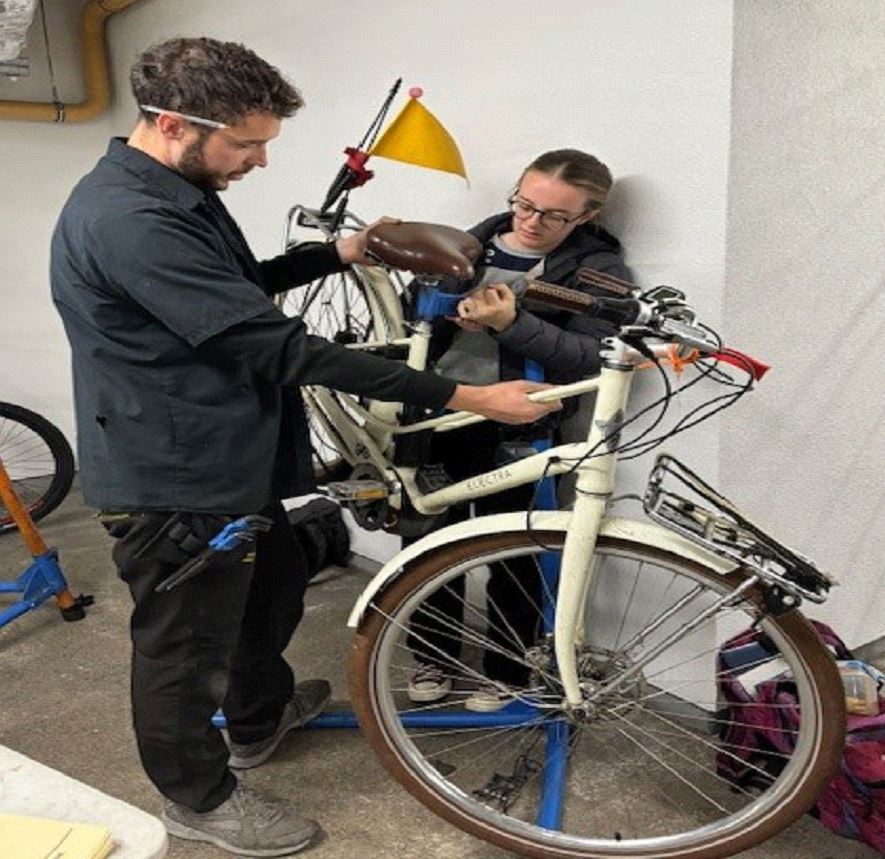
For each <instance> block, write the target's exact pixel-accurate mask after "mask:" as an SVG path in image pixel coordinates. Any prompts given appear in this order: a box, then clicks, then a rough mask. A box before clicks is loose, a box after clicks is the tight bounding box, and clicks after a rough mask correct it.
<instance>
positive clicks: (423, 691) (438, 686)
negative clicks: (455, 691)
mask: <svg viewBox="0 0 885 859" xmlns="http://www.w3.org/2000/svg"><path fill="white" fill-rule="evenodd" d="M451 691H452V679H451V677H446V675H445V674H444V673H443V670H442V668H439V667H438V666H436V665H421V666H419V667H418V669H417V670H416V671H415V673H414V674H412V676H411V678H410V679H409V688H408V690H407V691H406V694H407V695H408V696H409V700H410V701H414V702H415V703H425V704H426V703H429V702H432V701H441V700H442V699H443V698H445V697H446V695H448V694H449V692H451Z"/></svg>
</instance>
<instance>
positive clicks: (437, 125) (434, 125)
mask: <svg viewBox="0 0 885 859" xmlns="http://www.w3.org/2000/svg"><path fill="white" fill-rule="evenodd" d="M369 154H370V155H377V156H378V157H380V158H390V159H392V160H393V161H405V162H406V163H407V164H416V165H417V166H419V167H429V168H431V169H432V170H444V171H445V172H446V173H457V174H458V175H459V176H463V177H464V178H465V179H466V178H467V171H466V170H465V168H464V161H463V159H462V158H461V153H460V151H459V150H458V145H457V144H456V143H455V141H454V140H453V139H452V135H451V134H449V132H448V131H446V130H445V128H443V126H442V123H441V122H440V121H439V120H438V119H437V118H436V117H435V116H434V115H433V114H432V113H431V112H430V111H429V110H428V109H427V108H426V107H424V105H423V104H421V103H420V102H419V101H418V98H417V96H412V98H410V99H409V101H408V103H407V104H406V106H405V107H404V108H403V109H402V110H401V111H400V113H399V116H397V117H396V119H394V120H393V122H391V123H390V125H388V126H387V128H386V129H385V130H384V133H383V134H382V135H381V137H380V138H379V139H378V142H377V143H376V144H375V145H374V146H373V147H372V149H371V150H370V153H369Z"/></svg>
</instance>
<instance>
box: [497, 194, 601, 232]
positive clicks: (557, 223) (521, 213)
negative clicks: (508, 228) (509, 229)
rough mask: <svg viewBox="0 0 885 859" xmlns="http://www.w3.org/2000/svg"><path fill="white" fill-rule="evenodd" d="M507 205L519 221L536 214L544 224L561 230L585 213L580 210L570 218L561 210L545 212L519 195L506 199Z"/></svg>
mask: <svg viewBox="0 0 885 859" xmlns="http://www.w3.org/2000/svg"><path fill="white" fill-rule="evenodd" d="M507 205H508V206H510V211H511V212H513V214H514V215H515V216H516V217H517V218H519V220H521V221H525V220H528V219H529V218H531V217H532V215H537V216H538V220H539V221H540V222H541V223H542V224H543V225H544V226H545V227H550V229H553V230H561V229H562V228H563V227H566V226H568V225H569V224H571V223H572V222H574V221H577V220H578V218H583V217H584V215H586V214H587V213H586V212H581V214H580V215H575V216H574V217H573V218H570V217H569V216H568V215H563V214H562V213H561V212H547V211H545V210H544V209H539V208H538V207H537V206H533V205H532V204H531V203H529V202H528V201H527V200H523V199H521V198H520V197H511V198H510V199H509V200H508V201H507Z"/></svg>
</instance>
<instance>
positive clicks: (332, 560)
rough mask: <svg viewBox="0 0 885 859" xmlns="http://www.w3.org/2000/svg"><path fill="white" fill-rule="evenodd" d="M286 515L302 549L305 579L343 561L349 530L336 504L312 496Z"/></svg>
mask: <svg viewBox="0 0 885 859" xmlns="http://www.w3.org/2000/svg"><path fill="white" fill-rule="evenodd" d="M286 515H287V517H288V519H289V524H290V525H291V526H292V531H293V533H294V534H295V539H297V540H298V542H299V543H300V544H301V547H302V549H303V550H304V555H305V558H306V559H307V577H308V579H312V578H313V577H314V576H315V575H316V574H317V573H319V572H320V571H321V570H324V569H325V568H326V567H328V566H330V565H331V564H336V565H338V566H346V565H347V562H348V560H349V559H350V534H349V533H348V531H347V525H345V524H344V517H343V515H342V513H341V507H340V506H339V505H338V504H336V503H335V502H334V501H331V500H330V499H328V498H314V499H313V500H312V501H308V502H307V504H305V505H303V506H301V507H296V508H295V509H294V510H289V511H288V513H287V514H286Z"/></svg>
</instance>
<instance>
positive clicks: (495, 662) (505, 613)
mask: <svg viewBox="0 0 885 859" xmlns="http://www.w3.org/2000/svg"><path fill="white" fill-rule="evenodd" d="M534 536H535V537H537V538H538V539H539V540H540V542H541V543H542V544H543V546H545V547H546V549H547V550H548V551H545V549H541V548H539V546H538V545H537V544H536V543H535V542H533V540H532V539H531V537H530V536H529V535H528V534H526V533H515V534H499V535H493V536H484V537H476V538H472V539H468V540H465V541H463V542H460V543H458V544H454V545H452V546H449V547H445V548H444V549H441V550H439V551H438V552H436V553H434V554H430V555H428V556H426V557H425V558H424V559H423V560H421V561H420V562H418V563H416V564H415V565H414V566H413V567H412V568H410V569H407V570H406V572H405V573H404V574H403V575H402V576H401V577H400V578H398V579H397V580H396V581H395V582H393V583H392V584H391V585H390V586H388V587H387V588H386V589H385V590H384V591H383V592H382V593H381V594H380V595H379V596H378V597H377V598H376V600H375V601H374V602H373V603H372V605H371V606H370V607H369V609H368V610H367V614H366V617H365V618H364V620H363V622H362V623H361V625H360V628H359V630H358V632H357V637H356V640H355V644H354V649H353V652H352V657H351V685H352V697H353V701H354V705H355V708H356V710H357V714H358V716H359V720H360V724H361V726H362V728H363V730H364V732H365V734H366V735H367V737H368V739H369V741H370V743H371V744H372V746H373V748H374V749H375V751H376V752H377V753H378V754H379V756H380V757H381V759H382V761H383V762H384V764H385V766H386V767H387V768H388V769H389V770H390V771H391V773H393V775H394V776H395V777H396V778H397V779H398V780H399V781H400V782H401V783H402V784H403V785H404V786H405V787H406V788H407V789H408V790H409V791H410V792H411V793H412V794H414V795H415V796H416V797H417V798H418V799H419V800H420V801H421V802H423V803H424V804H425V805H427V806H428V807H429V808H431V809H432V810H434V811H435V812H437V813H438V814H440V815H441V816H443V817H444V818H446V819H447V820H449V821H450V822H451V823H453V824H455V825H456V826H458V827H460V828H462V829H464V830H466V831H468V832H470V833H472V834H474V835H476V836H478V837H479V838H482V839H485V840H487V841H490V842H492V843H494V844H497V845H498V846H501V847H504V848H506V849H508V850H512V851H515V852H517V853H520V854H523V855H526V856H535V857H546V859H550V857H561V859H566V857H568V859H576V857H677V856H678V857H696V859H697V857H714V856H727V855H731V854H732V853H735V852H737V851H739V850H744V849H747V848H749V847H751V846H752V845H754V844H756V843H759V842H760V841H763V840H764V839H766V838H768V837H770V836H771V835H773V834H774V833H775V832H777V831H779V830H781V829H783V828H784V827H785V826H787V825H788V824H789V823H791V822H792V821H793V820H795V819H796V818H797V817H799V816H800V815H801V814H802V813H803V812H804V811H806V810H807V809H808V808H809V807H810V806H811V805H812V804H813V802H814V800H815V798H816V796H817V794H818V792H819V791H820V789H821V788H822V787H823V786H824V784H825V783H826V781H827V779H828V778H829V777H830V775H831V773H832V771H833V769H834V768H835V766H836V765H837V763H838V760H839V757H840V755H841V748H842V736H843V729H844V704H843V690H842V685H841V681H840V680H839V677H838V673H837V672H836V669H835V667H834V663H833V660H832V657H831V656H830V654H829V653H828V651H827V650H826V648H825V647H824V646H823V644H822V643H821V641H820V639H819V637H818V636H817V634H816V632H815V631H814V629H813V627H811V625H810V624H809V623H808V621H807V620H805V619H804V618H803V617H802V615H801V614H800V613H798V612H796V611H792V612H789V613H787V614H784V615H782V616H780V617H778V618H774V617H772V616H770V615H766V614H765V613H764V612H762V611H761V610H760V607H759V602H758V601H759V599H760V592H759V590H758V588H756V587H755V586H753V587H749V588H746V589H745V590H744V589H741V586H742V585H744V584H745V583H746V581H747V576H746V575H745V574H744V573H743V572H741V571H735V572H733V573H731V574H728V575H723V574H720V573H718V572H716V571H714V570H713V569H711V568H707V567H705V566H703V565H701V564H698V563H695V562H693V561H689V560H687V559H685V558H682V557H679V556H676V555H672V554H668V553H665V552H663V551H661V550H659V549H656V548H653V547H649V546H645V545H641V544H635V543H629V542H625V541H621V540H617V539H605V538H603V539H601V540H600V543H599V546H598V551H597V553H596V556H595V558H594V561H593V563H594V571H593V572H594V575H593V579H592V586H591V587H590V588H589V589H588V593H587V595H586V600H585V602H586V604H585V607H584V608H585V611H584V615H583V617H584V623H583V627H584V628H583V630H582V634H581V636H579V637H580V638H581V639H582V640H580V641H578V642H576V647H577V649H578V651H577V658H578V665H579V675H580V682H581V686H582V690H583V691H584V692H585V693H586V694H587V697H588V700H590V701H592V702H593V703H592V704H590V705H588V706H586V707H584V708H583V709H582V710H581V711H574V710H571V709H570V708H568V707H567V706H564V704H563V698H562V686H561V683H560V681H559V679H558V676H557V671H556V665H555V654H554V653H553V646H552V635H547V634H545V633H544V628H545V625H544V619H543V618H544V615H545V612H546V613H549V604H550V603H552V601H553V593H555V585H554V584H551V583H549V581H547V582H545V579H544V575H545V574H544V573H543V568H544V566H545V565H546V564H549V563H550V561H551V560H552V561H554V562H556V561H557V560H558V556H559V552H560V549H561V546H562V540H563V535H562V534H561V533H554V532H550V533H539V534H535V535H534ZM546 575H548V576H549V573H548V574H546ZM495 582H497V584H495ZM502 582H503V587H504V590H503V591H502V590H501V588H502ZM539 582H541V583H542V584H541V585H540V586H539V584H538V583H539ZM505 592H507V593H509V597H508V601H507V603H506V604H505V603H503V602H501V597H500V596H498V595H500V594H502V593H505ZM520 594H521V595H522V596H520ZM539 595H540V596H539ZM520 602H522V603H523V605H522V606H521V607H520V606H519V605H518V604H519V603H520ZM531 612H534V614H535V616H536V618H537V622H536V624H535V625H534V630H535V631H534V632H533V633H532V634H531V635H527V634H526V628H527V627H526V624H525V615H526V613H531ZM520 618H521V619H520ZM753 623H758V624H759V625H760V627H761V630H762V631H763V632H764V633H765V635H766V636H767V640H770V642H771V645H770V648H769V649H770V651H771V653H770V657H767V658H766V660H765V662H764V663H763V662H762V661H761V660H760V662H759V664H757V665H755V666H754V669H753V670H754V672H756V675H757V676H758V675H759V674H760V672H762V673H765V672H766V671H767V672H768V673H769V674H777V673H780V672H782V671H789V673H790V675H791V676H792V679H793V681H794V683H795V688H796V698H797V700H798V706H799V710H800V713H801V720H799V725H798V727H797V728H796V729H795V731H793V732H791V737H792V739H793V740H794V743H793V744H792V751H789V750H787V751H780V752H778V751H776V750H775V751H773V752H772V753H771V755H770V756H769V757H767V758H766V761H765V763H764V765H763V764H760V763H756V764H754V766H755V768H756V769H757V770H758V772H757V773H755V775H756V776H757V777H756V778H754V779H753V780H752V781H753V786H752V788H750V787H742V786H740V785H738V784H735V783H734V781H733V780H729V778H728V777H727V776H726V775H725V774H724V773H723V768H722V767H721V764H722V761H723V758H722V756H723V755H725V756H726V758H727V757H728V756H729V755H732V756H734V755H739V754H740V752H741V750H740V749H737V750H736V749H734V747H733V746H726V745H724V744H723V743H722V742H721V741H720V739H719V738H720V737H723V736H725V734H726V731H728V730H730V729H733V728H735V727H736V725H735V716H734V715H733V714H732V712H731V711H728V710H727V709H725V708H724V707H723V706H722V701H721V700H720V698H719V695H718V692H717V690H718V689H719V688H720V682H721V681H722V680H723V679H725V678H724V677H723V674H722V673H719V674H717V661H716V656H717V653H718V651H719V648H720V647H721V646H722V644H723V643H724V642H725V641H726V640H728V639H729V638H731V637H732V636H733V635H734V634H736V633H738V632H740V631H742V630H743V629H745V628H746V627H748V626H749V625H751V624H753ZM446 638H448V641H447V640H446ZM648 657H651V658H650V661H648ZM418 658H420V661H422V662H427V661H432V662H435V663H436V664H437V666H438V667H441V668H442V669H443V671H444V672H445V673H446V674H447V675H448V678H449V679H450V680H451V681H452V683H453V690H452V692H451V694H449V695H448V696H447V697H446V698H444V699H443V700H440V701H436V702H427V701H425V702H423V703H418V704H415V703H412V702H411V701H410V700H409V698H408V695H407V689H408V685H409V677H410V675H411V674H412V672H413V671H414V670H415V668H416V665H417V664H418ZM502 659H503V660H505V662H509V665H510V667H511V669H513V668H515V669H516V670H517V672H518V671H520V670H521V671H522V674H523V680H522V681H521V682H522V685H520V686H519V687H513V686H512V685H508V686H506V687H505V686H504V685H503V684H502V682H501V679H500V676H490V675H491V671H492V668H493V667H494V666H497V667H495V668H494V670H495V672H496V673H498V674H500V672H501V661H502ZM489 681H493V682H494V684H495V686H496V688H497V689H498V691H500V692H505V691H507V692H509V693H510V694H511V695H515V696H516V697H515V698H512V697H511V698H505V699H504V701H505V706H504V708H503V709H500V710H497V711H496V712H492V710H493V709H494V708H493V707H487V706H486V704H487V703H488V694H485V697H483V694H479V690H481V688H482V687H483V685H484V684H487V683H488V682H489ZM471 701H472V702H473V706H472V707H471V703H470V702H471ZM483 701H485V702H486V704H482V702H483ZM478 703H479V704H482V706H478ZM465 704H466V706H467V707H468V708H471V709H465ZM760 706H764V705H760ZM484 709H485V710H486V712H477V710H479V711H482V710H484ZM760 715H761V717H762V718H763V719H764V718H765V716H767V715H770V716H771V723H772V724H782V720H781V719H780V718H778V716H779V714H778V713H776V712H774V708H773V710H772V712H771V713H764V712H763V713H762V714H760ZM717 763H718V764H719V765H718V766H717Z"/></svg>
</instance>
